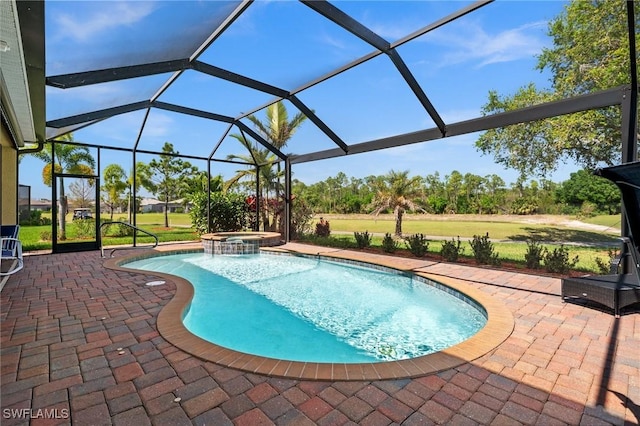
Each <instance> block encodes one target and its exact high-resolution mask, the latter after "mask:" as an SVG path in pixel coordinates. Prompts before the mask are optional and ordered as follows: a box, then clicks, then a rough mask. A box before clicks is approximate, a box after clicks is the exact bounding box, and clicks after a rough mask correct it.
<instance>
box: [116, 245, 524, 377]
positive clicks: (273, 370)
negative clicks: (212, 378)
mask: <svg viewBox="0 0 640 426" xmlns="http://www.w3.org/2000/svg"><path fill="white" fill-rule="evenodd" d="M261 251H267V252H270V251H272V252H280V253H288V254H291V255H296V254H298V255H308V253H302V252H294V251H292V250H290V249H287V250H284V249H279V248H278V247H272V248H263V249H261ZM189 252H192V253H193V252H202V249H193V248H182V249H174V250H157V249H154V250H146V251H144V252H141V253H138V254H135V255H130V256H125V257H119V258H112V259H108V260H106V261H105V263H104V266H105V267H106V268H109V269H113V270H120V271H125V272H129V273H131V272H133V273H145V274H148V275H153V276H158V277H161V278H163V279H164V280H166V281H169V282H172V283H173V284H174V285H175V287H176V292H175V294H174V296H173V298H172V299H171V300H170V301H169V302H168V303H167V304H166V305H165V306H164V307H163V308H162V309H161V311H160V313H159V314H158V318H157V328H158V332H159V333H160V335H161V336H162V337H163V338H164V339H166V340H167V341H168V342H169V343H171V344H173V345H174V346H176V347H178V348H179V349H181V350H183V351H185V352H187V353H189V354H191V355H193V356H195V357H198V358H200V359H203V360H206V361H210V362H213V363H215V364H218V365H222V366H225V367H230V368H235V369H238V370H242V371H246V372H250V373H256V374H264V375H268V376H272V377H283V378H289V379H301V380H330V381H338V380H339V381H353V380H360V381H361V380H385V379H403V378H413V377H419V376H425V375H429V374H434V373H437V372H440V371H443V370H448V369H450V368H454V367H457V366H459V365H462V364H464V363H467V362H471V361H473V360H475V359H477V358H480V357H481V356H483V355H485V354H487V353H488V352H490V351H492V350H493V349H495V348H496V347H498V346H499V345H500V344H501V343H502V342H504V341H505V340H506V339H507V337H509V336H510V335H511V333H512V332H513V329H514V325H515V322H514V318H513V315H512V313H511V311H509V310H508V309H507V307H506V306H505V305H504V304H503V303H502V302H500V301H498V300H496V299H495V298H491V297H490V296H488V295H486V294H484V293H483V292H482V291H480V290H478V289H476V288H474V287H472V286H471V285H470V284H468V283H465V282H464V281H463V280H460V279H456V278H450V277H443V276H441V275H433V274H429V273H426V272H420V271H416V270H415V269H412V268H407V267H402V266H399V263H398V262H396V263H395V265H394V258H393V257H392V256H389V259H384V260H380V259H377V260H376V261H373V260H372V259H371V258H367V256H366V253H359V252H355V251H346V250H345V251H338V252H331V253H323V254H321V255H319V256H320V257H324V258H327V259H330V260H331V259H342V260H348V261H356V262H361V263H364V264H368V265H379V266H383V267H386V268H391V269H395V270H398V271H402V272H410V273H414V274H415V275H418V276H421V277H423V278H426V279H428V280H431V281H436V282H438V283H440V284H443V285H445V286H447V287H450V288H452V289H454V290H456V291H458V292H460V293H462V294H464V295H466V296H467V297H469V298H471V299H473V300H475V301H476V302H477V303H478V304H480V305H482V307H484V309H485V311H486V313H487V323H486V325H485V326H484V327H483V328H482V329H481V330H480V331H478V332H477V333H476V334H475V335H473V336H472V337H470V338H469V339H467V340H465V341H463V342H461V343H458V344H456V345H454V346H451V347H449V348H447V349H444V350H442V351H440V352H436V353H433V354H429V355H424V356H421V357H417V358H411V359H406V360H399V361H384V362H373V363H353V364H351V363H318V362H299V361H286V360H278V359H273V358H267V357H262V356H258V355H250V354H246V353H242V352H238V351H234V350H232V349H228V348H225V347H222V346H218V345H216V344H214V343H211V342H209V341H206V340H204V339H202V338H200V337H198V336H196V335H194V334H192V333H191V332H190V331H189V330H187V328H186V327H185V326H184V324H183V322H182V318H183V314H184V312H185V310H186V309H187V308H188V306H189V304H190V302H191V299H192V298H193V294H194V289H193V286H192V285H191V283H190V282H189V281H187V280H185V279H183V278H180V277H177V276H175V275H171V274H166V273H161V272H151V271H140V270H137V269H130V268H126V267H124V266H121V265H122V264H124V263H127V262H131V261H133V260H135V259H143V258H148V257H154V256H158V255H167V254H179V253H189Z"/></svg>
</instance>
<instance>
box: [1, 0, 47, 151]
mask: <svg viewBox="0 0 640 426" xmlns="http://www.w3.org/2000/svg"><path fill="white" fill-rule="evenodd" d="M43 35H44V2H43V1H15V0H8V1H2V2H0V64H1V65H2V67H1V68H0V93H1V106H2V120H3V122H4V123H5V125H6V127H7V129H8V130H9V132H10V134H11V138H12V139H13V142H14V144H15V147H16V148H22V147H24V146H25V143H38V142H42V141H44V140H45V95H44V88H45V85H44V82H45V79H44V75H45V71H44V58H45V57H44V37H43Z"/></svg>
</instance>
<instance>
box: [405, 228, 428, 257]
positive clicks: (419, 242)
mask: <svg viewBox="0 0 640 426" xmlns="http://www.w3.org/2000/svg"><path fill="white" fill-rule="evenodd" d="M405 243H406V244H407V248H408V249H409V251H410V252H411V254H413V255H414V256H415V257H423V256H424V255H425V254H426V253H427V250H428V249H429V240H427V239H426V238H425V236H424V234H413V235H410V236H409V237H407V238H406V240H405Z"/></svg>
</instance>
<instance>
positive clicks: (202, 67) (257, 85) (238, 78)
mask: <svg viewBox="0 0 640 426" xmlns="http://www.w3.org/2000/svg"><path fill="white" fill-rule="evenodd" d="M191 68H193V69H194V70H196V71H200V72H202V73H205V74H208V75H210V76H213V77H218V78H221V79H223V80H226V81H230V82H232V83H236V84H240V85H242V86H245V87H249V88H251V89H255V90H259V91H261V92H265V93H269V94H271V95H274V96H278V97H281V98H286V97H287V96H288V94H289V92H287V91H286V90H283V89H280V88H278V87H275V86H271V85H269V84H266V83H263V82H261V81H258V80H254V79H252V78H249V77H245V76H243V75H240V74H236V73H234V72H232V71H228V70H225V69H222V68H218V67H215V66H213V65H209V64H207V63H204V62H200V61H193V63H192V64H191Z"/></svg>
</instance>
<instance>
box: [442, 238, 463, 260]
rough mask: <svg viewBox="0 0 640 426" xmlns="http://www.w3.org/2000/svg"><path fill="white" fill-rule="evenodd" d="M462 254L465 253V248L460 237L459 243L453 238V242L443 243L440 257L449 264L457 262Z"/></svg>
mask: <svg viewBox="0 0 640 426" xmlns="http://www.w3.org/2000/svg"><path fill="white" fill-rule="evenodd" d="M462 253H464V247H462V243H461V242H460V237H458V241H457V242H456V240H454V239H453V238H451V241H443V242H442V248H441V249H440V256H442V258H443V259H444V260H446V261H447V262H457V261H458V258H459V257H460V255H461V254H462Z"/></svg>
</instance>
